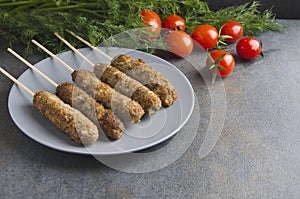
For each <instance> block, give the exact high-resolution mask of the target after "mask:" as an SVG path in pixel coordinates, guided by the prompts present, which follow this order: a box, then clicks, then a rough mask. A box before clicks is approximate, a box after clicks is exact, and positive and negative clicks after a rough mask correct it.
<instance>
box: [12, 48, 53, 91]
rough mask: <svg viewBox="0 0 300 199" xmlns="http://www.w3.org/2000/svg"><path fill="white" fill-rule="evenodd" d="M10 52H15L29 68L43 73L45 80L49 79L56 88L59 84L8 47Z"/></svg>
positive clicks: (40, 73)
mask: <svg viewBox="0 0 300 199" xmlns="http://www.w3.org/2000/svg"><path fill="white" fill-rule="evenodd" d="M7 51H8V52H10V53H11V54H13V55H14V56H15V57H17V58H18V59H19V60H21V61H22V62H23V63H24V64H26V65H27V66H28V67H29V68H31V69H32V70H34V71H35V72H37V73H38V74H39V75H41V76H42V77H43V78H44V79H45V80H47V81H48V82H49V83H50V84H52V85H53V86H54V87H55V88H56V87H57V86H58V84H57V83H56V82H54V81H53V80H52V79H50V78H49V77H48V76H47V75H45V74H44V73H43V72H41V71H40V70H39V69H37V68H36V67H35V66H33V65H32V64H31V63H29V62H28V61H27V60H25V59H24V58H23V57H21V56H20V55H19V54H18V53H16V52H15V51H13V50H12V49H11V48H8V49H7Z"/></svg>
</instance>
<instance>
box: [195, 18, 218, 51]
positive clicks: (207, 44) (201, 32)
mask: <svg viewBox="0 0 300 199" xmlns="http://www.w3.org/2000/svg"><path fill="white" fill-rule="evenodd" d="M218 37H219V33H218V31H217V29H216V28H215V27H213V26H211V25H208V24H203V25H200V26H198V27H197V28H196V29H195V30H194V31H193V33H192V38H193V39H194V40H195V41H196V43H197V45H198V46H199V47H200V48H203V49H204V50H210V49H212V48H214V47H215V46H216V45H217V42H218Z"/></svg>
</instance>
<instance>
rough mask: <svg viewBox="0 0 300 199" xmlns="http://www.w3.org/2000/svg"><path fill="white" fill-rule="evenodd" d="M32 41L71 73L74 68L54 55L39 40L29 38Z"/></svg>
mask: <svg viewBox="0 0 300 199" xmlns="http://www.w3.org/2000/svg"><path fill="white" fill-rule="evenodd" d="M31 41H32V43H34V44H35V45H36V46H38V47H39V48H40V49H42V50H43V51H44V52H46V53H47V54H48V55H50V56H51V57H52V58H53V59H55V60H56V61H58V62H59V63H60V64H61V65H63V66H64V67H65V68H66V69H68V70H69V71H70V72H71V73H72V72H73V71H74V69H73V68H72V67H71V66H70V65H68V64H67V63H66V62H64V61H63V60H61V59H60V58H58V57H57V56H56V55H54V54H53V53H52V52H51V51H49V50H48V49H47V48H45V47H44V46H43V45H42V44H40V43H39V42H37V41H35V40H34V39H33V40H31Z"/></svg>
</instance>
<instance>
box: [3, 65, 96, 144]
mask: <svg viewBox="0 0 300 199" xmlns="http://www.w3.org/2000/svg"><path fill="white" fill-rule="evenodd" d="M0 72H2V73H3V74H4V75H5V76H7V77H8V78H9V79H11V80H12V81H13V82H15V83H16V84H17V85H18V86H20V87H21V88H23V89H24V90H25V91H26V92H27V93H28V94H30V95H31V96H32V97H33V103H32V104H33V107H34V108H36V109H37V110H38V111H39V112H40V113H41V115H43V116H44V117H45V118H46V119H48V120H49V121H50V122H51V123H52V124H53V126H55V127H56V128H57V129H58V130H60V131H62V132H64V133H66V134H67V135H69V136H70V138H71V140H73V141H75V142H76V143H78V144H84V145H91V144H93V143H95V142H96V141H97V139H98V137H99V133H98V129H97V127H96V125H95V124H94V123H93V122H91V121H90V120H89V119H88V118H87V117H85V116H84V115H83V114H82V113H81V112H79V111H78V110H76V109H74V108H72V107H71V106H70V105H68V104H65V103H64V102H63V101H62V100H61V99H59V98H58V97H57V96H56V95H54V94H52V93H50V92H47V91H38V92H36V93H33V92H32V91H31V90H29V89H28V88H27V87H26V86H25V85H24V84H22V83H21V82H20V81H18V80H17V79H15V78H14V77H13V76H11V75H10V74H9V73H8V72H6V71H5V70H4V69H3V68H1V67H0Z"/></svg>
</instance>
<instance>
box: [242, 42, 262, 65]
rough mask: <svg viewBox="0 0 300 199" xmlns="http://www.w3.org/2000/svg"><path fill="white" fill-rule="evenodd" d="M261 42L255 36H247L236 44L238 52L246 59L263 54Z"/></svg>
mask: <svg viewBox="0 0 300 199" xmlns="http://www.w3.org/2000/svg"><path fill="white" fill-rule="evenodd" d="M261 49H262V46H261V42H260V41H259V40H257V39H256V38H254V37H245V38H243V39H241V40H240V41H239V42H238V43H237V45H236V51H237V54H238V55H239V56H240V57H241V58H243V59H246V60H252V59H255V58H256V57H258V56H259V55H262V52H261Z"/></svg>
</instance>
